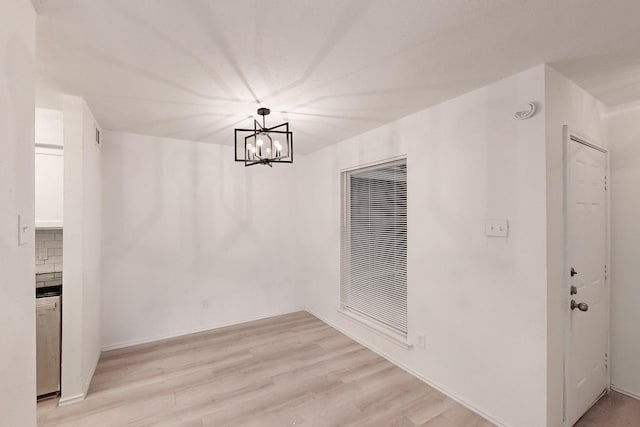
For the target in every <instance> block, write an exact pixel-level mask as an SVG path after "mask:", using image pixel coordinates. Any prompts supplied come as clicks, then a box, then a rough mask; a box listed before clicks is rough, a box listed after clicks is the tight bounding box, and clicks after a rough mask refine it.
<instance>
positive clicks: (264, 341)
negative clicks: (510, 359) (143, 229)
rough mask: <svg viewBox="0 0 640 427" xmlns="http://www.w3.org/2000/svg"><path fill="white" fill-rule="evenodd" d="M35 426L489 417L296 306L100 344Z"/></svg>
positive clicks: (417, 422) (461, 422)
mask: <svg viewBox="0 0 640 427" xmlns="http://www.w3.org/2000/svg"><path fill="white" fill-rule="evenodd" d="M38 425H39V426H41V427H44V426H74V427H82V426H91V427H100V426H216V427H222V426H233V427H240V426H246V427H248V426H256V427H257V426H269V427H271V426H292V425H296V426H314V427H315V426H351V425H353V426H356V425H357V426H385V427H386V426H397V427H405V426H428V427H443V426H447V427H484V426H491V425H493V424H491V423H489V422H488V421H486V420H484V419H483V418H481V417H480V416H478V415H476V414H475V413H473V412H472V411H470V410H468V409H466V408H464V407H463V406H461V405H459V404H457V403H456V402H454V401H452V400H451V399H449V398H447V397H446V396H444V395H443V394H441V393H439V392H438V391H436V390H434V389H433V388H431V387H429V386H428V385H426V384H424V383H423V382H421V381H419V380H418V379H416V378H414V377H413V376H411V375H410V374H408V373H406V372H404V371H403V370H402V369H400V368H398V367H396V366H394V365H392V364H391V363H389V362H388V361H386V360H385V359H383V358H382V357H380V356H378V355H376V354H375V353H373V352H372V351H370V350H368V349H366V348H364V347H363V346H361V345H360V344H358V343H356V342H354V341H353V340H351V339H350V338H348V337H346V336H345V335H343V334H341V333H340V332H338V331H336V330H335V329H333V328H332V327H330V326H328V325H326V324H325V323H323V322H321V321H320V320H318V319H317V318H315V317H313V316H311V315H310V314H308V313H306V312H299V313H293V314H288V315H284V316H278V317H273V318H269V319H265V320H259V321H255V322H249V323H244V324H241V325H235V326H230V327H226V328H221V329H216V330H212V331H208V332H203V333H199V334H193V335H188V336H184V337H179V338H174V339H170V340H165V341H161V342H155V343H151V344H144V345H139V346H135V347H129V348H126V349H121V350H114V351H110V352H106V353H104V354H103V355H102V357H101V359H100V362H99V364H98V368H97V369H96V373H95V376H94V378H93V381H92V383H91V388H90V390H89V395H88V397H87V399H86V400H85V401H83V402H81V403H77V404H74V405H68V406H63V407H58V406H57V401H56V400H49V401H43V402H40V403H38Z"/></svg>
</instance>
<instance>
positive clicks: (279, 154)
mask: <svg viewBox="0 0 640 427" xmlns="http://www.w3.org/2000/svg"><path fill="white" fill-rule="evenodd" d="M269 113H271V110H269V109H268V108H258V115H260V116H262V124H260V123H259V122H258V121H257V120H255V119H254V120H253V129H236V130H235V151H236V153H235V156H236V162H244V165H245V166H253V165H269V166H270V167H273V163H293V132H291V131H289V123H282V124H279V125H277V126H274V127H271V128H268V127H267V126H266V124H265V116H268V115H269Z"/></svg>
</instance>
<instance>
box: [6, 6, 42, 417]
mask: <svg viewBox="0 0 640 427" xmlns="http://www.w3.org/2000/svg"><path fill="white" fill-rule="evenodd" d="M34 102H35V13H34V11H33V7H32V5H31V2H30V1H29V0H3V1H1V2H0V313H2V315H1V316H2V317H1V319H2V320H1V321H0V343H2V344H1V347H0V419H1V421H0V423H1V424H2V425H7V426H20V427H29V426H35V425H36V406H35V404H36V403H35V402H36V379H35V378H36V372H35V371H36V358H35V354H36V338H35V295H34V287H35V267H34V266H35V259H34V250H35V249H34V243H33V242H34V238H35V234H34V217H33V212H34V203H33V200H34V190H33V188H34V153H33V141H34V111H35V105H34ZM18 215H22V216H23V221H22V222H23V225H26V226H29V230H28V233H29V243H28V244H25V245H22V246H18Z"/></svg>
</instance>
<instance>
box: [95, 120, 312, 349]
mask: <svg viewBox="0 0 640 427" xmlns="http://www.w3.org/2000/svg"><path fill="white" fill-rule="evenodd" d="M102 154H103V183H104V199H103V206H104V210H103V224H104V228H103V235H104V245H103V256H104V257H103V284H104V285H103V292H102V324H103V328H102V331H103V333H102V343H103V346H104V347H106V348H113V347H118V346H122V345H127V344H132V343H137V342H144V341H148V340H153V339H158V338H163V337H167V336H173V335H178V334H183V333H187V332H193V331H198V330H202V329H209V328H213V327H217V326H222V325H226V324H231V323H238V322H243V321H247V320H251V319H255V318H260V317H267V316H273V315H277V314H282V313H287V312H291V311H295V310H299V309H301V307H302V305H303V304H302V301H301V292H300V284H299V283H296V282H295V280H294V274H293V269H294V265H295V262H294V259H295V257H296V252H295V248H294V247H293V239H296V238H297V237H296V236H295V235H293V233H292V232H293V231H294V218H296V217H298V215H299V213H298V212H297V211H296V205H295V203H296V201H295V195H294V194H293V188H294V181H295V177H296V175H295V174H294V173H295V170H296V168H297V166H296V165H275V166H274V167H273V169H272V168H268V167H264V166H260V165H258V166H253V167H249V168H245V167H244V165H242V164H240V163H234V162H233V151H232V148H231V147H227V146H220V145H213V144H207V143H196V142H190V141H180V140H172V139H163V138H154V137H148V136H142V135H135V134H125V133H116V132H105V136H104V143H103V153H102ZM296 161H297V160H296Z"/></svg>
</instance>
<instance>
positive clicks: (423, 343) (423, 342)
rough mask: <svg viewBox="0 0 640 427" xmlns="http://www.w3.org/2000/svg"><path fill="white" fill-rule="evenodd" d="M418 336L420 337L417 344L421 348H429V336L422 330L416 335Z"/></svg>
mask: <svg viewBox="0 0 640 427" xmlns="http://www.w3.org/2000/svg"><path fill="white" fill-rule="evenodd" d="M416 338H417V339H418V342H417V346H418V347H419V348H422V349H425V348H427V337H426V336H425V335H424V333H422V332H420V333H418V334H417V335H416Z"/></svg>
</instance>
